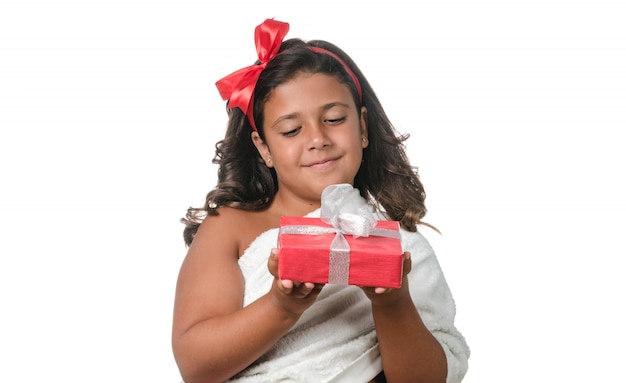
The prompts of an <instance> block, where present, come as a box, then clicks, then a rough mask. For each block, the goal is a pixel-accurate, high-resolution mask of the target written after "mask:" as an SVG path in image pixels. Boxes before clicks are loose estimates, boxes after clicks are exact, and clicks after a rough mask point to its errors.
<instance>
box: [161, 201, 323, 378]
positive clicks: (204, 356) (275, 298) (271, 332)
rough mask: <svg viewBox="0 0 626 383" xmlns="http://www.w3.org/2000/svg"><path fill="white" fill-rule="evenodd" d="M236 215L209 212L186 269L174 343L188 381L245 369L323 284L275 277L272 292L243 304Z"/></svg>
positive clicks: (181, 280) (178, 290) (239, 230)
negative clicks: (296, 283)
mask: <svg viewBox="0 0 626 383" xmlns="http://www.w3.org/2000/svg"><path fill="white" fill-rule="evenodd" d="M236 215H237V213H232V212H229V211H228V210H226V209H225V210H224V211H221V212H220V215H219V216H209V217H207V218H206V219H205V222H203V224H202V225H201V226H200V228H199V230H198V232H197V234H196V236H195V238H194V241H193V243H192V245H191V246H190V248H189V252H188V254H187V256H186V258H185V261H184V262H183V265H182V267H181V270H180V274H179V278H178V283H177V288H176V299H175V305H174V321H173V330H172V347H173V351H174V357H175V359H176V362H177V364H178V367H179V370H180V372H181V375H182V377H183V379H184V381H185V382H186V383H194V382H203V383H205V382H221V381H224V380H225V379H228V378H230V377H232V376H233V375H235V374H236V373H238V372H239V371H241V370H243V369H244V368H245V367H247V366H248V365H250V364H251V363H252V362H254V361H255V360H256V359H257V358H259V357H260V356H261V355H262V354H263V353H264V352H265V351H267V350H268V349H269V348H270V347H271V346H272V345H273V344H274V343H275V342H276V341H277V340H278V339H279V338H280V337H281V336H282V335H284V334H285V333H286V332H287V331H288V330H289V329H290V328H291V327H292V326H293V325H294V324H295V322H296V321H297V320H298V318H299V317H300V315H301V314H302V312H303V311H304V310H305V309H306V308H307V307H309V306H310V305H311V304H312V303H313V302H314V301H315V298H316V297H317V295H318V294H319V291H320V289H321V287H320V286H313V285H311V284H307V285H301V286H295V287H293V288H291V289H290V288H289V287H290V286H287V288H286V287H285V286H284V285H283V284H281V283H280V282H278V281H277V280H275V281H274V284H273V285H272V288H271V289H270V291H269V292H268V293H267V294H266V295H264V296H262V297H261V298H259V299H258V300H257V301H255V302H253V303H252V304H250V305H248V306H246V307H245V308H242V304H243V293H244V284H243V279H242V275H241V272H240V269H239V265H238V238H240V237H241V234H242V230H243V231H245V230H246V228H242V227H241V226H242V225H241V221H240V220H238V219H235V218H237V217H236ZM237 224H238V225H239V226H236V225H237ZM238 236H239V237H238ZM244 237H245V235H244ZM273 262H275V259H274V258H273V257H271V259H270V263H273Z"/></svg>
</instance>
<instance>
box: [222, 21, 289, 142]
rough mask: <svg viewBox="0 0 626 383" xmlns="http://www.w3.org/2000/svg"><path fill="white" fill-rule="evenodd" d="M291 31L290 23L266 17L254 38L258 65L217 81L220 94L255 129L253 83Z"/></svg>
mask: <svg viewBox="0 0 626 383" xmlns="http://www.w3.org/2000/svg"><path fill="white" fill-rule="evenodd" d="M288 31H289V24H287V23H283V22H281V21H276V20H272V19H267V20H265V21H264V22H263V23H262V24H260V25H258V26H257V27H256V28H255V30H254V42H255V45H256V51H257V55H258V57H259V61H260V62H261V63H260V64H259V65H256V64H254V65H250V66H247V67H245V68H242V69H239V70H238V71H236V72H233V73H231V74H229V75H228V76H226V77H224V78H223V79H221V80H219V81H217V82H216V83H215V85H216V86H217V89H218V91H219V92H220V96H222V99H223V100H229V101H228V107H229V108H235V107H237V108H239V109H241V110H242V111H243V112H244V113H245V114H246V116H248V120H249V121H250V125H252V128H253V129H254V130H257V128H256V126H255V124H254V118H253V116H252V106H253V105H252V103H251V101H252V99H253V93H254V87H255V86H256V83H257V80H258V79H259V76H260V75H261V72H262V71H263V69H265V66H266V65H267V63H268V62H269V61H270V60H271V59H272V58H273V57H274V56H276V54H278V50H279V49H280V45H281V44H282V42H283V39H284V38H285V36H286V35H287V32H288Z"/></svg>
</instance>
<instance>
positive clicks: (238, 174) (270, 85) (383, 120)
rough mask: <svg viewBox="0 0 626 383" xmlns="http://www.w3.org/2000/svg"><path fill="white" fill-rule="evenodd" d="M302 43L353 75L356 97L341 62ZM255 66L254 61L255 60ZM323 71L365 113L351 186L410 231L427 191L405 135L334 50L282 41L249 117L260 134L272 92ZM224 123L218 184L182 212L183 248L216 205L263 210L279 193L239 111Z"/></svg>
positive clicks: (218, 148) (417, 221)
mask: <svg viewBox="0 0 626 383" xmlns="http://www.w3.org/2000/svg"><path fill="white" fill-rule="evenodd" d="M308 46H313V47H321V48H323V49H326V50H328V51H330V52H332V53H334V54H335V55H337V56H338V57H339V58H340V59H341V60H343V61H344V62H345V64H347V65H348V66H349V68H350V69H351V70H352V72H353V73H354V74H355V75H356V77H357V78H358V80H359V82H360V85H361V90H362V99H360V98H359V95H358V93H357V89H356V86H355V84H354V81H353V80H352V78H351V77H350V75H349V74H348V73H347V72H346V70H345V68H344V67H343V65H342V64H341V63H340V62H339V61H338V60H336V59H335V58H333V57H332V56H330V55H328V54H324V53H317V52H314V51H312V50H311V49H309V48H308ZM257 64H258V62H257ZM303 72H304V73H311V74H316V73H324V74H328V75H331V76H334V77H335V78H337V79H338V80H339V81H340V82H341V83H343V84H346V86H348V88H349V89H350V91H351V93H352V96H353V98H354V102H355V104H356V105H357V110H358V111H359V113H360V110H361V106H365V107H366V108H367V127H368V138H369V145H368V147H367V148H365V149H364V153H363V163H362V164H361V167H360V169H359V171H358V172H357V175H356V177H355V179H354V187H356V188H358V189H359V190H360V193H361V195H362V196H363V197H364V198H365V199H366V200H367V201H368V202H370V203H372V204H373V205H374V206H376V207H377V208H378V209H380V210H383V211H385V212H386V214H387V216H388V217H389V219H391V220H395V221H399V222H400V225H401V226H402V227H403V228H404V229H406V230H409V231H416V230H417V227H416V226H417V224H423V222H422V221H421V219H422V218H423V217H424V215H425V214H426V206H425V204H424V200H425V198H426V193H425V192H424V188H423V186H422V183H421V181H420V179H419V176H418V174H417V168H416V167H413V166H411V165H410V163H409V161H408V158H407V155H406V148H405V145H404V142H405V141H406V140H407V139H408V137H409V135H408V134H404V135H400V134H398V132H397V131H396V129H395V128H394V127H393V125H392V124H391V122H390V121H389V119H388V118H387V115H386V113H385V111H384V110H383V107H382V105H381V103H380V101H379V100H378V97H377V96H376V94H375V93H374V90H373V89H372V87H371V86H370V84H369V82H368V81H367V79H366V78H365V77H364V76H363V74H362V73H361V71H360V70H359V68H358V67H357V66H356V64H355V63H354V62H353V61H352V59H351V58H350V57H349V56H348V55H347V54H346V53H345V52H343V51H342V50H341V49H340V48H338V47H337V46H335V45H333V44H331V43H329V42H327V41H322V40H311V41H308V42H305V41H303V40H301V39H289V40H285V41H284V42H283V43H282V45H281V48H280V51H279V54H278V55H277V56H276V57H274V58H273V59H272V60H271V61H270V62H269V63H268V64H267V66H266V68H265V69H264V70H263V72H261V75H260V77H259V80H258V82H257V84H256V87H255V90H254V106H253V108H254V109H253V117H254V122H255V125H256V126H257V127H258V129H259V135H260V136H261V138H262V139H265V137H264V134H263V106H264V104H265V102H266V101H267V100H268V98H269V96H270V95H271V93H272V91H273V90H274V89H275V88H276V87H277V86H279V85H281V84H283V83H285V82H286V81H288V80H290V79H292V78H293V77H294V76H295V75H296V74H298V73H303ZM227 113H228V117H229V119H228V125H227V130H226V134H225V137H224V139H222V140H221V141H219V142H218V143H217V144H216V145H215V149H216V150H215V157H214V158H213V163H214V164H217V165H219V170H218V181H217V185H216V186H215V188H214V189H213V190H211V191H210V192H209V193H208V194H207V197H206V203H205V205H204V206H203V207H202V208H189V209H188V210H187V215H186V217H185V218H182V219H181V222H183V223H184V224H185V229H184V232H183V237H184V240H185V243H186V244H187V245H190V244H191V242H192V241H193V238H194V236H195V233H196V231H197V229H198V227H199V226H200V223H201V222H202V220H203V218H204V217H205V216H206V215H207V214H208V215H217V214H218V213H217V208H218V207H220V206H229V207H232V208H236V209H243V210H249V211H252V210H263V209H265V208H267V207H268V206H269V205H270V203H271V202H272V199H273V198H274V195H275V194H276V192H277V190H278V184H277V178H276V173H275V171H274V169H273V168H268V167H267V166H265V164H264V161H263V160H262V158H261V156H260V154H259V152H258V151H257V149H256V147H255V146H254V144H253V142H252V139H251V136H250V134H251V132H252V127H251V125H250V122H249V121H248V119H247V117H246V116H245V114H244V113H243V112H242V111H241V110H240V109H239V108H232V109H228V108H227Z"/></svg>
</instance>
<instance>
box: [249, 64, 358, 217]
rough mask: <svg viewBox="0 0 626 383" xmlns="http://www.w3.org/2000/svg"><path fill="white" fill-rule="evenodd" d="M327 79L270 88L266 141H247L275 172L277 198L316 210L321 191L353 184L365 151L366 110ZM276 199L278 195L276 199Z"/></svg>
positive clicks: (308, 77)
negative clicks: (359, 108) (341, 184)
mask: <svg viewBox="0 0 626 383" xmlns="http://www.w3.org/2000/svg"><path fill="white" fill-rule="evenodd" d="M358 112H359V111H358V110H357V108H356V105H355V104H354V100H353V98H352V94H351V93H350V91H349V89H348V87H347V86H346V85H344V84H342V83H341V82H339V81H338V80H337V79H336V78H335V77H333V76H329V75H326V74H321V73H317V74H310V73H301V74H298V75H296V76H295V77H294V78H293V79H292V80H290V81H288V82H286V83H284V84H281V85H279V86H278V87H276V88H275V89H274V91H273V92H272V94H271V95H270V97H269V99H268V100H267V102H266V103H265V105H264V109H263V113H264V121H263V131H264V133H265V141H263V140H262V139H261V138H260V136H259V135H258V133H257V132H253V133H252V139H253V141H254V144H255V146H256V147H257V149H258V150H259V153H260V154H261V156H262V157H263V159H264V160H265V163H266V165H267V166H269V167H273V168H274V169H275V170H276V175H277V178H278V195H280V197H281V198H296V199H298V200H300V201H302V202H307V203H309V204H314V205H318V204H319V200H320V196H321V194H322V191H323V190H324V188H325V187H326V186H328V185H331V184H338V183H348V184H353V182H354V177H355V176H356V173H357V171H358V170H359V167H360V166H361V159H362V157H363V149H364V148H366V147H367V144H368V141H367V124H366V121H367V110H366V109H365V107H362V108H361V114H360V117H359V113H358ZM278 195H277V196H278Z"/></svg>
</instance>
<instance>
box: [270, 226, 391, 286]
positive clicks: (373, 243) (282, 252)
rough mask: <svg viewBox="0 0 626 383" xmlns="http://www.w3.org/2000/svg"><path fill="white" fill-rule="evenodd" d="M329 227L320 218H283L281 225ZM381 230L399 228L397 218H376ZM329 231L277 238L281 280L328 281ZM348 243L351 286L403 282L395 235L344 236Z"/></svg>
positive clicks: (330, 238) (385, 284) (330, 240)
mask: <svg viewBox="0 0 626 383" xmlns="http://www.w3.org/2000/svg"><path fill="white" fill-rule="evenodd" d="M290 225H307V226H309V225H313V226H323V227H330V225H328V224H326V223H324V222H323V221H322V220H321V219H319V218H308V217H282V218H281V222H280V226H281V227H282V226H290ZM376 227H377V228H381V229H389V230H394V231H399V228H398V222H396V221H378V224H377V226H376ZM335 235H336V234H335V233H332V234H319V235H311V234H284V233H282V234H281V235H280V236H279V238H278V247H279V253H278V274H279V277H280V278H281V279H289V280H294V281H303V282H314V283H328V273H329V255H330V243H331V242H332V240H333V239H334V238H335ZM345 238H346V240H347V241H348V243H349V244H350V271H349V282H348V284H350V285H357V286H372V287H390V288H398V287H400V286H401V284H402V263H403V258H402V244H401V242H400V239H398V238H388V237H381V236H369V237H359V238H356V239H355V238H354V237H352V236H351V235H347V234H346V235H345Z"/></svg>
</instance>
